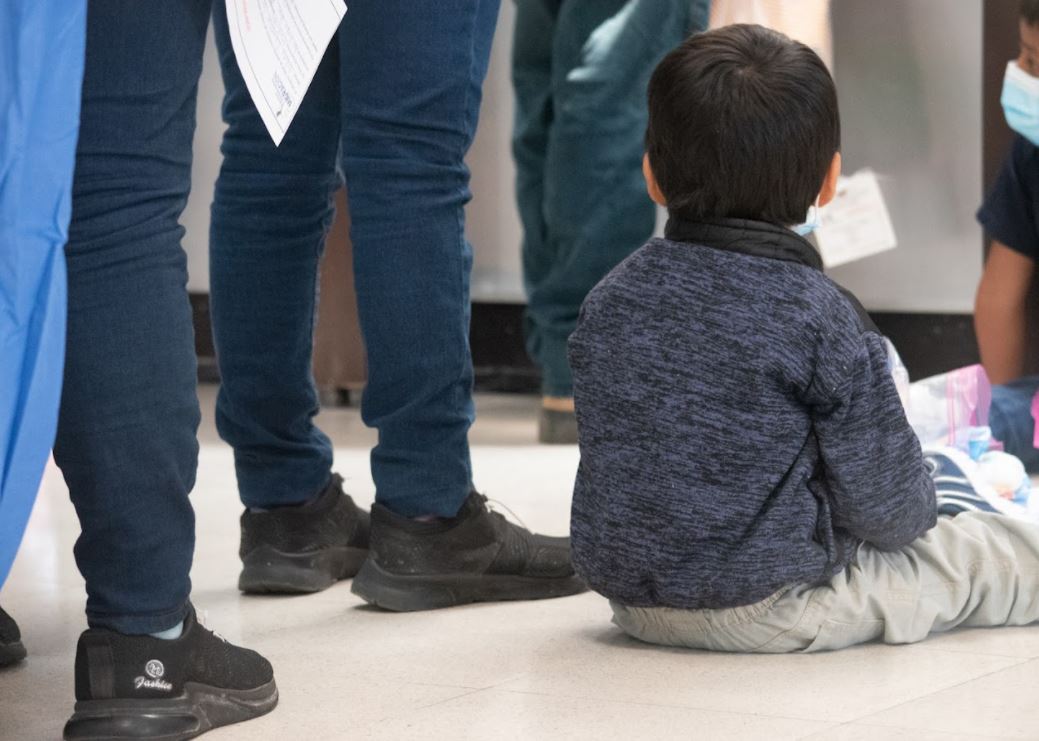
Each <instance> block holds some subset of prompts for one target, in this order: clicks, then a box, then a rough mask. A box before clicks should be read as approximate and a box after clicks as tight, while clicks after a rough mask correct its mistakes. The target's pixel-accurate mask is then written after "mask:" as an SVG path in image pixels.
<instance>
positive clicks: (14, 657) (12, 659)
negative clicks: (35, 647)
mask: <svg viewBox="0 0 1039 741" xmlns="http://www.w3.org/2000/svg"><path fill="white" fill-rule="evenodd" d="M24 658H25V646H24V645H22V642H21V641H15V642H14V643H0V666H11V665H12V664H17V663H18V662H19V661H21V660H22V659H24Z"/></svg>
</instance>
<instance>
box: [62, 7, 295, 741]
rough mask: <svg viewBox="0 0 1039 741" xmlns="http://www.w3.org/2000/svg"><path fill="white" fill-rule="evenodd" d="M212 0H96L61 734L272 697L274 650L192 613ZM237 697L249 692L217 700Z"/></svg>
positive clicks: (190, 718) (156, 730)
mask: <svg viewBox="0 0 1039 741" xmlns="http://www.w3.org/2000/svg"><path fill="white" fill-rule="evenodd" d="M209 6H210V0H181V1H179V2H175V3H174V2H171V3H160V4H156V5H155V6H154V7H149V9H148V12H146V13H142V12H141V11H140V8H139V5H138V3H136V2H134V1H133V0H105V2H92V3H91V4H90V7H89V12H88V18H87V51H86V68H85V75H84V80H83V98H82V114H81V125H80V137H79V145H78V148H77V152H76V170H75V177H74V181H73V193H72V199H73V207H72V221H71V225H70V228H69V242H68V245H67V247H66V256H67V260H68V305H69V319H68V340H67V355H66V366H65V376H64V391H63V397H62V401H61V412H60V421H59V425H58V435H57V442H56V444H55V448H54V456H55V460H56V461H57V464H58V466H59V467H60V468H61V470H62V473H63V474H64V476H65V480H66V482H67V483H68V487H69V491H70V494H71V497H72V501H73V504H74V505H75V507H76V512H77V514H78V515H79V519H80V523H81V525H82V534H81V535H80V537H79V540H78V541H77V543H76V548H75V554H76V561H77V564H78V566H79V568H80V571H81V572H82V574H83V577H84V579H85V580H86V589H87V622H88V624H89V626H90V629H89V630H87V631H86V632H85V633H83V635H82V637H81V638H80V641H79V647H78V650H77V656H76V699H77V701H78V702H77V704H76V713H75V715H74V716H73V718H72V719H71V720H70V722H69V724H68V726H67V727H66V731H65V733H66V738H73V739H75V738H99V737H103V736H104V737H107V736H109V735H112V736H117V735H118V736H120V737H122V736H123V735H125V734H127V733H129V734H130V735H131V736H133V735H136V736H149V735H151V736H155V735H160V733H161V734H163V737H164V738H187V737H188V735H190V734H197V733H198V732H201V731H205V730H207V729H208V728H209V727H212V726H213V725H222V724H224V723H230V722H236V721H239V720H245V719H247V718H250V717H254V716H255V715H258V714H261V713H262V712H266V711H267V710H270V709H271V708H273V707H274V704H275V703H276V701H277V689H276V688H275V685H274V679H273V676H272V672H271V667H270V664H268V663H267V661H266V660H265V659H263V658H262V657H260V656H259V655H258V654H256V653H254V652H252V651H247V650H245V649H241V648H237V647H235V646H231V645H230V644H225V643H223V642H222V641H220V640H219V639H217V638H215V637H214V636H213V635H212V633H210V632H209V631H207V630H205V629H204V628H202V627H201V626H199V625H198V624H197V622H196V621H195V619H194V612H193V610H192V608H191V605H190V602H189V593H190V590H191V582H190V579H189V575H188V572H189V570H190V568H191V561H192V554H193V550H194V535H195V533H194V526H195V523H194V513H193V510H192V507H191V504H190V502H189V501H188V493H189V492H190V491H191V489H192V487H193V485H194V482H195V469H196V464H197V455H198V444H197V442H196V439H195V432H196V429H197V426H198V422H199V409H198V401H197V399H196V395H195V374H196V366H195V354H194V342H193V334H192V322H191V311H190V307H189V304H188V297H187V292H186V290H185V283H186V280H187V269H186V258H185V255H184V252H183V250H182V249H181V246H180V240H181V236H182V235H183V231H184V230H183V229H182V228H181V226H180V225H179V223H178V219H179V216H180V214H181V211H182V210H183V208H184V205H185V203H186V201H187V196H188V191H189V190H190V186H191V144H192V135H193V133H194V128H195V97H196V92H197V82H198V76H199V73H200V71H201V67H202V49H203V43H204V40H205V34H206V27H207V25H208V18H209ZM174 636H177V637H176V638H175V639H174ZM167 639H171V640H167ZM221 698H225V699H224V700H222V699H221ZM226 698H235V699H237V700H240V701H241V702H240V704H238V705H236V706H235V707H234V708H233V709H229V710H230V712H226V713H211V712H209V710H211V709H212V705H213V704H214V703H217V704H219V703H221V702H225V700H226ZM225 709H227V708H225Z"/></svg>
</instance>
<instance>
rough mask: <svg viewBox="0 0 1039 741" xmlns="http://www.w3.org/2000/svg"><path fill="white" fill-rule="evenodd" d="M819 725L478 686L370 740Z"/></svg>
mask: <svg viewBox="0 0 1039 741" xmlns="http://www.w3.org/2000/svg"><path fill="white" fill-rule="evenodd" d="M829 727H830V726H829V724H826V723H813V722H811V721H802V720H790V719H787V718H767V717H764V716H754V715H741V714H738V713H724V712H718V711H714V710H692V709H689V708H674V707H664V706H660V705H639V704H632V703H621V702H609V701H605V700H574V699H570V698H564V697H552V696H548V695H533V694H523V693H516V692H503V691H500V690H485V691H482V692H477V693H475V694H470V695H463V696H462V697H458V698H455V699H453V700H449V701H448V702H445V703H441V704H439V705H435V706H433V707H428V708H425V709H423V710H420V711H417V712H413V713H408V714H407V715H406V716H404V717H402V718H396V719H393V720H389V721H385V722H383V723H379V724H377V725H375V726H374V727H373V728H372V729H371V733H370V735H369V738H375V739H386V740H387V741H389V740H391V739H428V738H451V739H472V740H473V741H484V740H485V739H589V740H596V741H597V740H598V739H605V738H623V739H680V738H700V739H712V740H714V741H724V740H725V739H770V741H782V740H783V739H798V738H803V737H804V736H805V735H806V734H811V733H815V732H817V731H820V730H823V729H825V728H829Z"/></svg>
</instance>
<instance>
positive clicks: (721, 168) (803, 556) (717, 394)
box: [570, 25, 1039, 652]
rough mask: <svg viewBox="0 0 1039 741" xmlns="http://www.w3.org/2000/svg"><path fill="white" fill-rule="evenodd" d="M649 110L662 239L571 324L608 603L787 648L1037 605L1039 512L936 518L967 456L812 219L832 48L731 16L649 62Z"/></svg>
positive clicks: (835, 169) (706, 632)
mask: <svg viewBox="0 0 1039 741" xmlns="http://www.w3.org/2000/svg"><path fill="white" fill-rule="evenodd" d="M649 109H650V118H649V129H648V132H647V135H646V149H647V154H646V159H645V167H644V169H645V174H646V179H647V182H648V186H649V192H650V194H651V196H652V197H653V198H654V200H656V201H657V202H659V203H661V204H662V205H665V206H666V207H667V208H668V211H669V215H670V219H669V221H668V225H667V230H666V237H665V238H664V239H655V240H652V241H650V242H649V243H648V244H646V245H645V246H643V247H642V248H641V249H640V250H638V251H637V252H636V253H634V254H633V255H632V256H631V257H629V258H628V259H627V260H626V261H625V262H624V263H622V264H621V265H620V266H619V267H617V268H616V269H615V270H614V271H613V272H612V273H611V274H610V275H609V276H607V277H606V278H605V279H604V280H603V281H602V283H600V284H599V286H598V287H597V288H596V289H595V290H593V291H592V293H591V294H590V295H589V297H588V299H587V301H586V302H585V305H584V308H583V310H582V318H581V321H580V323H579V325H578V329H577V331H576V332H575V333H574V335H573V336H572V338H571V340H570V362H571V365H572V368H573V371H574V381H575V384H574V385H575V401H576V407H577V418H578V426H579V436H580V447H581V464H580V469H579V471H578V477H577V484H576V488H575V492H574V502H573V514H572V550H573V558H574V562H575V564H576V566H577V569H578V571H579V572H580V574H581V575H582V576H583V577H584V578H585V579H586V580H587V582H588V584H589V585H590V586H591V587H592V588H593V589H595V590H596V591H598V592H600V593H601V594H603V595H604V596H606V597H608V598H609V599H610V600H611V604H612V607H613V610H614V615H615V618H614V619H615V622H616V623H617V624H618V625H619V626H620V627H621V628H622V629H624V630H625V631H627V632H628V633H629V634H631V635H633V636H635V637H636V638H639V639H642V640H644V641H648V642H651V643H661V644H667V645H675V646H689V647H695V648H706V649H714V650H721V651H761V652H787V651H815V650H823V649H836V648H842V647H845V646H850V645H852V644H856V643H861V642H865V641H870V640H874V639H878V638H880V639H883V640H885V641H887V642H889V643H908V642H912V641H919V640H921V639H923V638H924V637H925V636H927V634H928V633H930V632H933V631H940V630H947V629H949V628H952V627H954V626H957V625H1004V624H1016V625H1020V624H1025V623H1030V622H1032V621H1034V620H1037V619H1039V599H1037V594H1039V589H1037V587H1039V526H1035V525H1031V524H1028V523H1024V522H1020V521H1016V520H1012V519H1010V518H1008V517H1004V516H1000V515H992V514H980V513H975V512H970V513H967V514H961V515H959V516H958V517H956V518H947V517H942V518H940V519H938V518H937V516H936V500H935V482H936V481H937V482H938V483H939V485H940V486H952V487H965V488H969V483H968V482H967V481H966V478H967V477H966V476H964V475H963V474H964V472H963V471H961V470H959V468H958V467H957V464H956V461H955V460H953V459H952V458H949V457H946V456H943V455H940V454H936V455H932V456H928V457H927V458H926V459H925V457H924V456H923V455H922V454H921V451H920V445H919V442H918V441H917V439H916V436H915V435H914V434H913V431H912V429H910V427H909V425H908V423H907V422H906V418H905V414H904V412H903V409H902V405H901V403H900V401H899V397H898V393H897V391H896V389H895V386H894V383H893V381H892V379H891V376H890V374H889V373H888V367H887V351H886V347H885V343H884V340H883V338H882V337H881V335H880V334H879V333H878V332H877V330H876V328H875V327H874V326H873V325H872V323H871V322H870V320H869V317H868V316H867V315H866V313H865V312H864V311H863V309H862V307H861V305H860V304H859V303H858V302H857V301H856V300H855V299H854V297H852V296H851V295H850V294H848V293H847V292H845V291H843V290H842V289H841V288H840V287H839V286H837V285H836V284H834V283H833V282H832V281H831V280H829V279H828V278H827V277H826V276H825V275H823V272H822V263H821V260H820V258H819V255H818V254H817V253H816V251H815V250H814V249H813V247H812V246H811V244H809V243H808V242H807V241H805V239H804V238H803V236H801V235H804V234H807V233H808V232H809V231H811V229H812V226H813V222H814V220H815V214H816V212H817V210H818V208H819V207H820V206H823V205H825V204H827V203H828V202H829V201H830V200H831V199H832V198H833V196H834V192H835V188H836V183H837V178H838V175H839V173H840V167H841V157H840V152H839V150H840V119H839V114H838V109H837V93H836V89H835V87H834V83H833V79H832V78H831V77H830V74H829V72H828V71H827V69H826V67H825V65H824V64H823V62H822V61H821V60H820V59H819V57H818V56H817V55H816V54H815V53H814V52H812V51H811V50H810V49H809V48H808V47H806V46H804V45H802V44H799V43H796V42H793V41H791V40H790V39H788V38H786V37H785V36H782V35H781V34H778V33H775V32H773V31H769V30H766V29H764V28H762V27H760V26H746V25H743V26H729V27H726V28H722V29H719V30H717V31H712V32H709V33H705V34H701V35H698V36H694V37H692V38H690V39H689V40H688V41H686V42H685V43H683V44H682V45H681V46H680V47H678V48H677V49H676V50H675V51H673V52H672V53H671V54H670V55H669V56H668V57H667V58H666V59H665V60H664V61H663V62H662V63H661V64H660V65H659V67H658V68H657V70H656V72H655V73H654V75H653V78H652V81H651V83H650V89H649ZM806 213H807V214H808V215H809V218H808V219H807V220H806V218H805V215H806Z"/></svg>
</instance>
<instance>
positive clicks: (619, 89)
mask: <svg viewBox="0 0 1039 741" xmlns="http://www.w3.org/2000/svg"><path fill="white" fill-rule="evenodd" d="M516 9H517V18H516V36H515V43H514V47H513V60H512V62H513V67H512V69H513V72H512V77H513V85H514V87H515V91H516V125H515V132H514V135H513V153H514V155H515V158H516V167H517V182H516V194H517V200H518V203H519V212H520V219H521V221H522V223H523V230H524V239H523V274H524V283H525V286H526V291H527V300H528V304H527V307H528V308H527V316H526V332H527V349H528V351H529V352H530V354H531V357H532V358H533V359H534V361H535V362H536V363H537V364H538V366H540V368H541V370H542V375H543V379H544V380H543V391H544V393H545V394H547V395H550V396H570V395H572V393H573V391H572V379H571V375H570V368H569V365H568V363H567V359H566V341H567V339H568V338H569V336H570V333H571V332H572V331H573V329H574V326H575V324H576V322H577V315H578V312H579V310H580V308H581V302H582V301H584V297H585V296H586V295H587V294H588V291H590V290H591V289H592V288H593V287H594V286H595V284H596V283H598V282H599V281H600V280H601V279H602V278H603V276H605V275H606V274H607V273H608V272H609V271H610V270H612V269H613V267H614V266H615V265H617V263H619V262H620V261H621V260H623V259H624V258H625V257H627V256H628V255H629V254H631V252H632V251H634V250H635V249H637V248H638V247H640V246H641V245H642V244H643V243H644V242H645V241H646V240H647V239H648V238H649V237H650V236H651V235H652V233H653V227H654V224H655V221H656V210H655V207H654V205H653V203H652V202H651V201H650V200H649V197H648V196H647V195H646V186H645V183H644V182H643V178H642V153H643V137H644V135H645V132H646V119H647V109H646V86H647V85H648V83H649V78H650V75H651V74H652V72H653V69H654V68H655V67H656V65H657V63H658V62H659V61H660V60H661V59H662V58H663V57H664V55H665V54H667V53H668V52H669V51H670V50H671V49H673V48H674V47H675V46H677V45H678V44H679V43H680V42H681V41H682V40H683V39H684V38H685V37H686V36H687V35H688V34H689V33H691V32H695V31H699V30H702V29H703V28H705V27H706V25H707V20H708V14H709V9H710V3H709V0H595V2H588V0H517V1H516Z"/></svg>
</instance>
